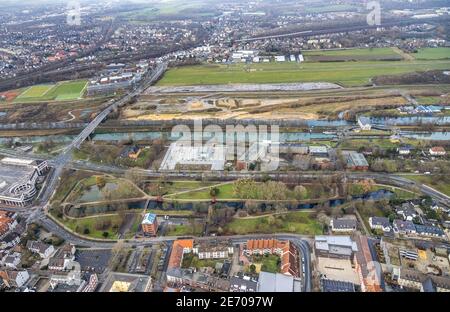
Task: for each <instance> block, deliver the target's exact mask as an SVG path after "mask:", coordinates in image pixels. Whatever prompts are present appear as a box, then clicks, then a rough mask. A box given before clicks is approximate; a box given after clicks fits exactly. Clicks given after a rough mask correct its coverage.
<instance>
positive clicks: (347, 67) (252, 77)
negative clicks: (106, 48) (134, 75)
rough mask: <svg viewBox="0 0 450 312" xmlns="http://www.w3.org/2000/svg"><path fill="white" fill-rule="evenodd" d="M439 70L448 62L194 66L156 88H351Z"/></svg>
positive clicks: (173, 74)
mask: <svg viewBox="0 0 450 312" xmlns="http://www.w3.org/2000/svg"><path fill="white" fill-rule="evenodd" d="M439 69H442V70H444V69H450V60H437V61H432V62H431V61H417V60H416V61H398V62H392V61H362V62H322V63H320V62H314V63H308V62H306V63H300V64H299V63H294V62H286V63H258V64H250V65H245V64H234V65H218V64H217V65H216V64H215V65H197V66H185V67H181V68H172V69H170V70H169V71H168V72H166V74H165V75H164V77H163V78H162V79H161V80H160V81H159V83H158V85H159V86H176V85H212V84H232V83H292V82H331V83H337V84H341V85H343V86H347V87H351V86H363V85H367V84H369V83H370V79H371V78H373V77H376V76H381V75H395V74H403V73H409V72H414V71H426V70H439Z"/></svg>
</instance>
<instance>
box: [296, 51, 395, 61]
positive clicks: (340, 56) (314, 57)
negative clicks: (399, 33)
mask: <svg viewBox="0 0 450 312" xmlns="http://www.w3.org/2000/svg"><path fill="white" fill-rule="evenodd" d="M303 55H304V56H305V59H306V61H309V62H321V61H322V62H324V61H327V62H333V61H334V62H336V61H382V60H389V61H400V60H402V59H403V57H402V56H401V55H400V54H398V53H397V52H395V51H394V50H393V49H392V48H373V49H341V50H314V51H304V52H303Z"/></svg>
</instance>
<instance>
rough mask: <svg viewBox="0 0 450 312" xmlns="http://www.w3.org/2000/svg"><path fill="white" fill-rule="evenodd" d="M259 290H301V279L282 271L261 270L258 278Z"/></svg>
mask: <svg viewBox="0 0 450 312" xmlns="http://www.w3.org/2000/svg"><path fill="white" fill-rule="evenodd" d="M257 289H258V292H300V291H301V282H300V280H298V279H296V278H294V277H292V276H289V275H284V274H280V273H269V272H261V273H260V274H259V278H258V288H257Z"/></svg>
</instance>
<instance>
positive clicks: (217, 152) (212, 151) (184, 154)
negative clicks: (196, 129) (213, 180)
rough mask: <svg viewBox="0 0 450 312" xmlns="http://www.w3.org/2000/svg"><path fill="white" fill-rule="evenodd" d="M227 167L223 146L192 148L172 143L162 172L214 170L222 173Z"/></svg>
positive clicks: (162, 165)
mask: <svg viewBox="0 0 450 312" xmlns="http://www.w3.org/2000/svg"><path fill="white" fill-rule="evenodd" d="M224 167H225V147H224V146H223V145H199V146H195V145H194V146H191V145H189V144H188V145H185V144H183V143H178V142H175V143H172V144H171V145H170V147H169V150H168V151H167V153H166V155H165V156H164V159H163V161H162V163H161V167H160V170H163V171H173V170H181V169H183V170H212V171H222V170H223V169H224Z"/></svg>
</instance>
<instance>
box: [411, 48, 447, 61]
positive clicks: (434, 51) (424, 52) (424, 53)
mask: <svg viewBox="0 0 450 312" xmlns="http://www.w3.org/2000/svg"><path fill="white" fill-rule="evenodd" d="M411 55H413V56H414V57H415V58H416V59H417V60H443V59H450V48H423V49H419V51H418V52H417V53H413V54H411Z"/></svg>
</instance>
